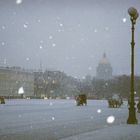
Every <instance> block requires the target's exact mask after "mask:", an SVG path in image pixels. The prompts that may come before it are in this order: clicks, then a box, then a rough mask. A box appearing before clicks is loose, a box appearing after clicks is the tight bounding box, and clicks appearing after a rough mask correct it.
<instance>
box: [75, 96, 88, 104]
mask: <svg viewBox="0 0 140 140" xmlns="http://www.w3.org/2000/svg"><path fill="white" fill-rule="evenodd" d="M75 100H76V104H77V106H81V105H82V106H83V105H87V96H86V95H85V94H80V95H78V96H76V98H75Z"/></svg>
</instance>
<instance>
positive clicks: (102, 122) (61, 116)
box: [0, 99, 140, 140]
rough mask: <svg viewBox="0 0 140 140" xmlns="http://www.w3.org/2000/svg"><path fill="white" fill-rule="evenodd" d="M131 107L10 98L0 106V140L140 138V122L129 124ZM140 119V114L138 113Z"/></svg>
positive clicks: (99, 101)
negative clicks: (78, 104)
mask: <svg viewBox="0 0 140 140" xmlns="http://www.w3.org/2000/svg"><path fill="white" fill-rule="evenodd" d="M127 118H128V108H127V103H126V102H125V103H124V105H123V106H122V107H121V108H114V109H112V108H108V104H107V101H106V100H89V101H88V105H87V106H76V104H75V101H74V100H35V99H33V100H22V99H21V100H6V104H5V105H0V140H25V139H26V140H124V139H125V140H130V139H131V140H132V139H133V140H140V124H138V125H127V124H126V121H127ZM137 119H138V121H140V113H139V114H138V113H137Z"/></svg>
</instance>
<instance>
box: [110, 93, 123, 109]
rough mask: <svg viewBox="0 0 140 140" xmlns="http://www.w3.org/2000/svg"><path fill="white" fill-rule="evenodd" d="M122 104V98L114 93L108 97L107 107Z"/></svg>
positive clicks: (116, 106) (115, 106)
mask: <svg viewBox="0 0 140 140" xmlns="http://www.w3.org/2000/svg"><path fill="white" fill-rule="evenodd" d="M122 104H123V100H122V98H121V97H120V96H119V95H117V94H115V95H113V96H112V97H111V98H109V99H108V106H109V108H118V107H120V106H121V105H122Z"/></svg>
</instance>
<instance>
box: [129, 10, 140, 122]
mask: <svg viewBox="0 0 140 140" xmlns="http://www.w3.org/2000/svg"><path fill="white" fill-rule="evenodd" d="M128 13H129V15H130V20H131V24H132V28H131V30H132V40H131V94H130V103H129V116H128V120H127V124H137V123H138V121H137V119H136V108H135V100H134V46H135V41H134V30H135V27H134V25H135V24H136V19H137V18H138V16H139V14H138V12H137V10H136V9H135V8H134V7H130V8H129V9H128Z"/></svg>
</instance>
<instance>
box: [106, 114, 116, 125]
mask: <svg viewBox="0 0 140 140" xmlns="http://www.w3.org/2000/svg"><path fill="white" fill-rule="evenodd" d="M106 121H107V123H109V124H111V123H114V121H115V117H114V116H109V117H108V118H107V119H106Z"/></svg>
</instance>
